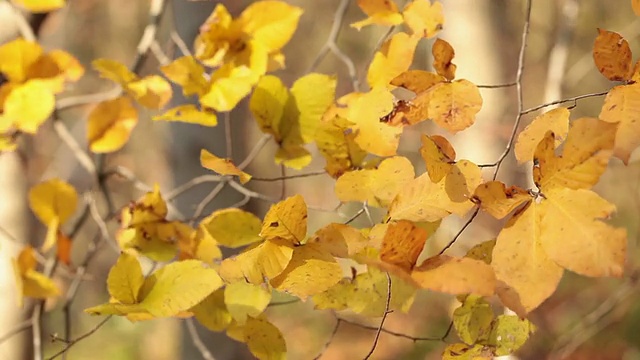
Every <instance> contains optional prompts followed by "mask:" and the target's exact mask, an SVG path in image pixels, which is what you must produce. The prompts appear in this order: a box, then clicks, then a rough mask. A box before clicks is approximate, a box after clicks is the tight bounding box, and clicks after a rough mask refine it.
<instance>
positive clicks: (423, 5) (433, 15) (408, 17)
mask: <svg viewBox="0 0 640 360" xmlns="http://www.w3.org/2000/svg"><path fill="white" fill-rule="evenodd" d="M402 15H403V16H404V22H405V24H406V25H407V26H408V27H409V29H411V31H412V32H413V33H414V34H416V35H419V36H421V37H425V38H432V37H434V36H436V34H438V32H439V31H440V30H442V28H443V26H444V11H443V7H442V4H441V3H440V2H439V1H434V2H433V3H431V1H430V0H426V1H411V2H409V3H408V4H407V6H406V7H405V8H404V11H403V12H402Z"/></svg>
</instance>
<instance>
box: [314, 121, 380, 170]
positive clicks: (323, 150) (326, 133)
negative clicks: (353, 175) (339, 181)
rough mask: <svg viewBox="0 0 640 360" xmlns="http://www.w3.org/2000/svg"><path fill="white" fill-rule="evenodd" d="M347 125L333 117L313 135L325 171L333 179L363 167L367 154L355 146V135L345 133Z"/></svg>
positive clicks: (322, 124) (346, 122)
mask: <svg viewBox="0 0 640 360" xmlns="http://www.w3.org/2000/svg"><path fill="white" fill-rule="evenodd" d="M327 111H329V110H327ZM349 124H350V123H349V122H348V121H347V120H346V119H344V118H341V117H338V116H335V117H333V118H331V120H326V121H323V122H321V123H320V125H318V128H317V130H316V133H315V143H316V146H317V147H318V150H319V151H320V154H322V156H323V157H324V158H325V160H326V161H327V165H326V166H325V170H327V173H329V175H331V176H333V177H334V178H335V177H340V176H341V175H342V174H344V173H345V172H346V171H348V170H351V169H353V168H357V167H359V168H364V167H365V163H364V159H365V157H366V156H367V152H366V151H364V150H362V149H361V148H360V146H358V144H356V141H355V137H356V134H354V133H353V131H347V129H348V128H349Z"/></svg>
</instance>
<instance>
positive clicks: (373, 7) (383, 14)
mask: <svg viewBox="0 0 640 360" xmlns="http://www.w3.org/2000/svg"><path fill="white" fill-rule="evenodd" d="M358 6H359V7H360V9H361V10H362V11H363V12H364V13H365V14H366V15H367V16H368V18H366V19H364V20H360V21H358V22H354V23H353V24H351V27H353V28H356V29H358V30H360V29H362V28H363V27H365V26H367V25H373V24H376V25H382V26H393V25H398V24H402V14H400V13H399V12H398V6H397V5H396V3H395V2H394V1H392V0H358Z"/></svg>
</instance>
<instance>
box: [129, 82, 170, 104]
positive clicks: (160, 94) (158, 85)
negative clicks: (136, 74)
mask: <svg viewBox="0 0 640 360" xmlns="http://www.w3.org/2000/svg"><path fill="white" fill-rule="evenodd" d="M126 89H127V92H128V93H129V94H130V95H132V96H133V98H134V99H135V100H136V101H137V102H138V103H139V104H140V105H142V106H144V107H146V108H149V109H154V110H157V109H162V108H163V107H164V106H165V105H166V104H167V103H168V102H169V100H171V96H172V95H173V90H172V89H171V85H170V84H169V83H168V82H167V80H165V79H164V78H163V77H161V76H159V75H150V76H145V77H144V78H142V79H139V80H135V81H132V82H129V83H127V84H126Z"/></svg>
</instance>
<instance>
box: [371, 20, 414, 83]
mask: <svg viewBox="0 0 640 360" xmlns="http://www.w3.org/2000/svg"><path fill="white" fill-rule="evenodd" d="M419 40H420V38H419V37H417V36H411V35H408V34H407V33H403V32H400V33H397V34H395V35H393V36H392V37H391V39H389V40H387V41H386V42H385V43H384V45H382V47H381V48H380V51H377V52H376V54H375V56H374V57H373V60H372V61H371V65H369V70H368V72H367V82H368V83H369V86H370V87H371V88H372V89H375V88H376V87H389V83H390V82H391V80H393V79H394V78H395V77H396V76H398V75H400V74H402V73H403V72H404V71H407V70H408V69H409V66H411V63H412V62H413V54H414V52H415V50H416V46H417V45H418V41H419Z"/></svg>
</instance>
